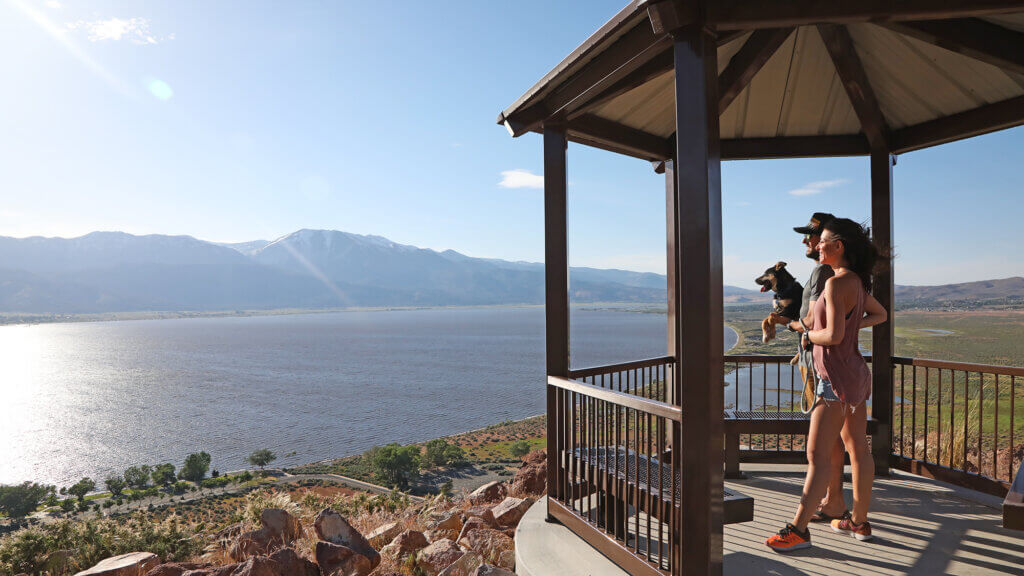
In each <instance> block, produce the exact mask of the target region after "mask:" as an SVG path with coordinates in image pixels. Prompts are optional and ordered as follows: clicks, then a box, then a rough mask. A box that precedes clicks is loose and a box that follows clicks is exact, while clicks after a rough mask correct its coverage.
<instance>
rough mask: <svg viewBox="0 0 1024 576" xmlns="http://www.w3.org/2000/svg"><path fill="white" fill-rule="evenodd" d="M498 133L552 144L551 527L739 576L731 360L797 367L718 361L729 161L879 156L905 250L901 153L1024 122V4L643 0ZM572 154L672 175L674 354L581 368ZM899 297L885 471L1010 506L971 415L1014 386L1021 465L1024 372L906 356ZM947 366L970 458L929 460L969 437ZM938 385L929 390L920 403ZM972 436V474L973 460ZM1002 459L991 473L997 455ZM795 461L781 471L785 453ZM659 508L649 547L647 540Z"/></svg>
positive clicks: (880, 365) (679, 567)
mask: <svg viewBox="0 0 1024 576" xmlns="http://www.w3.org/2000/svg"><path fill="white" fill-rule="evenodd" d="M498 123H499V124H502V125H504V126H505V127H506V128H507V129H508V131H509V132H510V133H511V134H512V136H520V135H522V134H525V133H528V132H536V133H540V134H543V142H544V185H545V203H544V207H545V208H544V210H545V213H544V219H545V234H546V238H545V242H546V243H545V267H546V295H547V297H546V337H547V349H546V352H547V374H548V383H547V406H548V408H547V413H548V430H547V432H548V435H547V437H548V486H549V496H548V499H547V515H548V518H549V519H550V520H552V521H558V522H561V523H563V524H564V525H565V526H567V527H569V528H570V529H571V530H572V531H573V532H574V533H575V534H577V535H578V536H579V537H581V538H582V539H584V540H586V541H587V542H589V543H590V544H591V545H593V546H594V547H595V548H597V549H598V550H600V551H601V552H602V553H603V554H605V555H606V556H608V557H609V558H610V559H612V560H613V561H614V562H615V563H617V564H618V565H620V566H622V567H623V568H624V569H626V570H627V571H629V572H630V573H632V574H698V573H701V574H704V573H711V574H720V573H721V572H722V559H723V544H722V542H723V526H724V524H726V523H728V522H730V521H740V520H742V519H743V516H744V512H743V507H744V506H747V505H748V504H749V502H747V501H745V500H744V498H743V495H742V494H729V493H727V492H726V491H725V488H724V480H723V475H724V471H723V464H724V456H723V454H724V452H725V449H726V445H725V441H724V439H725V434H726V432H727V429H726V428H727V423H726V416H725V415H724V414H725V408H726V404H725V398H724V392H723V386H722V382H723V374H724V373H725V369H726V362H727V360H728V361H729V362H730V363H733V364H734V365H736V366H739V365H740V364H742V363H751V362H759V363H762V364H766V365H767V364H771V363H780V362H782V359H781V358H775V357H762V358H729V359H727V358H726V357H725V356H724V355H723V353H722V351H721V348H720V346H721V342H722V331H723V303H722V206H721V176H720V163H721V161H722V160H741V159H758V158H797V157H824V156H869V157H870V172H871V224H872V229H873V234H874V241H875V242H876V244H877V245H878V246H879V247H880V248H882V249H886V250H887V249H889V248H890V247H891V245H892V237H893V230H892V211H893V208H892V207H893V203H892V198H893V179H892V174H893V167H894V164H895V158H896V156H897V155H898V154H901V153H905V152H910V151H913V150H918V149H921V148H926V147H930V146H936V145H939V144H943V143H946V142H950V141H954V140H959V139H963V138H968V137H971V136H975V135H980V134H985V133H988V132H992V131H995V130H1000V129H1004V128H1008V127H1012V126H1017V125H1020V124H1024V1H1021V0H975V1H967V0H901V1H898V2H897V1H891V0H887V1H878V0H859V1H856V2H851V1H844V0H799V1H798V0H720V1H716V2H711V1H708V0H661V1H657V0H652V1H647V0H635V1H633V2H631V3H630V4H629V5H628V6H626V7H625V8H624V9H623V10H621V11H620V12H619V13H618V14H617V15H615V17H614V18H612V19H611V20H610V21H609V22H608V23H606V24H605V25H604V26H602V27H601V28H600V29H599V30H597V32H595V33H594V34H593V35H592V36H590V38H588V39H586V40H585V41H584V42H583V43H582V44H581V45H580V46H579V47H578V48H577V49H576V50H574V51H573V52H572V53H571V54H570V55H569V56H568V57H566V58H565V59H564V60H562V62H560V63H559V64H558V65H557V66H555V67H554V68H553V69H552V70H551V71H550V72H548V73H547V74H546V75H545V76H544V77H543V78H541V79H540V81H539V82H537V83H536V84H535V85H534V86H533V87H532V88H530V89H529V90H527V91H526V93H525V94H523V95H522V96H521V97H520V98H519V99H517V100H516V101H515V102H514V103H513V104H512V105H511V106H509V107H508V108H507V109H505V110H504V111H503V112H502V113H501V114H500V115H499V117H498ZM569 141H572V142H577V143H581V144H586V145H589V146H593V147H597V148H601V149H604V150H608V151H611V152H616V153H620V154H625V155H628V156H632V157H635V158H639V159H642V160H646V161H650V162H652V163H653V165H654V168H655V170H657V171H658V172H659V173H660V172H664V174H665V182H666V223H667V262H668V267H667V271H668V274H667V275H668V350H667V355H666V356H664V357H662V358H656V359H648V360H641V361H637V362H632V363H626V364H619V365H614V366H603V367H597V368H589V369H573V368H572V367H571V366H570V362H569V275H568V255H567V241H566V216H567V214H566V183H567V177H566V149H567V142H569ZM684 278H685V279H686V281H685V282H683V281H681V280H682V279H684ZM893 293H894V285H893V275H892V269H891V267H890V268H888V269H886V270H885V271H882V272H879V273H878V275H877V277H876V278H875V282H874V295H875V297H876V298H877V299H878V301H879V302H881V303H882V304H883V305H884V306H885V307H886V308H887V309H888V310H889V311H890V321H889V322H887V323H885V324H882V325H880V326H876V327H875V328H874V329H873V330H872V352H873V354H872V361H871V362H872V372H873V394H872V411H871V412H872V418H873V419H874V423H875V433H874V434H873V437H872V445H873V453H874V455H875V460H876V468H877V471H878V473H879V474H886V473H888V470H889V469H890V468H897V469H902V470H905V471H909V472H912V473H915V474H919V475H923V476H928V477H933V478H938V479H941V480H944V481H947V482H953V483H956V484H960V485H963V486H969V487H971V488H972V489H975V490H982V491H985V492H989V493H995V494H999V495H1006V494H1007V492H1008V491H1010V494H1009V495H1008V496H1007V503H1008V505H1010V508H1011V509H1013V506H1012V504H1013V502H1020V495H1019V492H1020V485H1021V484H1022V483H1024V481H1022V480H1021V479H1018V481H1017V483H1016V486H1017V488H1014V489H1012V490H1011V483H1012V481H1013V477H1014V474H1015V470H1014V469H1015V468H1016V467H1015V465H1014V461H1013V458H1012V456H1011V460H1010V466H1009V468H1010V469H1008V470H1007V469H1001V468H1000V465H999V458H998V457H996V455H995V451H997V450H999V449H1001V446H1003V444H1005V441H1006V439H1005V438H1003V436H1004V435H1003V434H1001V433H1000V432H999V429H998V426H999V420H998V418H999V417H998V416H997V420H996V424H995V428H994V429H993V430H992V434H991V436H992V438H991V439H985V438H984V437H985V436H986V433H985V431H984V430H983V429H982V422H981V421H980V420H979V421H978V422H977V423H976V425H977V432H976V434H975V433H974V432H973V431H974V428H973V426H975V423H974V422H971V423H970V426H969V425H968V424H969V423H968V421H967V420H968V414H969V413H970V411H969V410H968V403H969V402H971V399H972V398H974V399H975V401H976V402H977V403H978V406H983V405H985V403H986V402H988V401H989V399H990V398H991V397H992V394H994V398H995V407H996V410H997V411H998V410H999V409H1000V407H1001V406H1004V405H1003V403H1002V402H1003V400H1002V399H1003V398H1004V397H1005V396H1006V390H1007V388H1008V389H1009V396H1008V398H1009V404H1007V405H1005V406H1009V409H1008V412H1009V413H1008V414H1007V408H1006V407H1005V406H1004V407H1003V408H1002V409H1003V410H1004V412H1003V416H1002V417H1003V418H1007V417H1008V418H1009V419H1010V427H1009V429H1010V438H1009V447H1010V451H1011V453H1012V452H1013V447H1014V442H1015V440H1014V438H1013V429H1014V427H1015V426H1017V424H1018V423H1019V422H1020V421H1021V419H1024V414H1022V412H1021V409H1020V408H1017V409H1016V412H1014V408H1013V405H1014V404H1013V403H1014V399H1015V398H1017V397H1019V396H1020V394H1019V393H1018V386H1017V384H1016V378H1017V377H1018V376H1024V370H1022V369H1020V368H1006V367H995V366H979V365H966V364H960V363H951V362H941V361H930V360H921V359H913V358H899V357H895V356H894V355H893V322H892V320H891V318H892V310H893ZM908 373H909V375H908ZM944 374H946V375H948V376H949V378H948V380H946V383H947V384H950V385H951V386H953V390H958V388H956V387H957V386H960V385H962V390H963V394H962V395H960V396H956V395H954V394H953V393H951V394H950V398H951V402H954V404H953V405H951V406H948V407H947V408H948V410H949V414H952V415H953V416H952V418H955V417H956V415H957V414H962V416H961V419H962V420H963V423H962V434H963V440H964V442H963V444H964V446H965V448H964V449H963V457H962V458H961V457H960V456H958V455H951V454H945V453H944V452H943V449H942V446H941V445H940V446H932V448H931V449H929V446H928V442H929V438H930V436H929V425H931V426H932V428H931V431H932V432H934V431H935V430H939V433H940V438H941V434H942V433H943V432H942V431H943V430H944V428H943V426H944V425H948V426H950V434H952V433H954V432H956V433H958V434H959V433H960V430H959V429H955V428H953V427H954V426H960V425H961V424H960V423H959V422H957V421H952V422H942V421H941V418H942V416H941V414H942V413H943V410H942V407H941V405H940V407H939V410H938V411H936V413H937V414H938V415H939V416H938V417H939V419H940V421H939V422H938V423H936V422H935V415H934V414H932V411H930V404H929V402H934V399H935V397H934V396H930V395H929V394H930V391H931V390H932V388H931V387H934V382H935V381H936V380H935V378H936V377H937V378H938V382H939V384H938V385H939V396H938V401H939V402H940V404H941V402H942V398H943V392H942V386H943V378H944ZM922 375H923V376H922ZM936 375H937V376H936ZM919 377H920V378H921V379H922V380H923V381H928V379H929V378H931V380H930V381H929V382H930V384H925V388H924V389H923V390H924V392H923V394H924V397H923V399H922V398H918V391H919V389H920V384H919V383H918V380H917V379H918V378H919ZM993 383H994V389H993ZM1000 386H1002V387H1000ZM907 387H909V388H907ZM993 390H994V392H993ZM957 401H960V402H961V404H956V402H957ZM733 407H734V408H741V407H740V406H733ZM748 408H751V409H752V411H755V412H756V411H758V410H757V409H755V407H754V406H748ZM961 408H962V410H961ZM760 411H761V412H767V411H768V409H767V407H765V406H761V407H760ZM776 412H778V410H776ZM748 416H749V415H748ZM733 417H734V418H736V417H737V416H735V415H733ZM747 419H748V420H750V419H749V418H747ZM768 420H770V419H764V418H762V419H760V420H759V419H758V418H757V417H756V415H755V417H754V418H753V421H748V422H747V425H749V426H753V428H749V426H748V428H745V430H755V429H756V430H761V431H763V432H764V433H773V432H777V431H778V430H776V429H775V428H772V426H771V424H770V423H769V422H768ZM759 422H760V424H759ZM922 425H923V437H924V438H925V447H924V451H923V454H922V453H921V451H920V450H919V449H918V447H917V439H918V438H919V437H920V434H921V430H920V429H921V426H922ZM758 426H761V427H760V428H758ZM905 436H907V438H905ZM975 439H976V440H977V448H978V450H977V456H976V459H977V462H976V464H975V465H974V468H971V467H970V466H969V460H970V458H971V456H970V455H969V454H968V451H967V448H966V446H967V445H968V444H970V443H973V442H974V441H975ZM673 440H674V441H673ZM990 440H992V441H994V447H993V444H992V441H990ZM908 441H909V444H908V443H907V442H908ZM1001 443H1003V444H1001ZM669 444H672V445H674V446H675V447H677V448H676V449H675V450H674V452H675V455H674V457H673V458H672V459H671V462H670V463H669V462H666V459H665V458H663V457H662V456H663V452H664V450H665V448H666V446H667V445H669ZM990 448H991V449H992V450H993V457H992V458H993V460H992V461H993V464H992V466H991V467H990V468H989V469H986V468H985V466H983V461H984V460H985V457H983V452H987V451H988V450H989V449H990ZM741 452H750V454H745V455H743V456H744V457H746V456H750V457H751V458H752V457H754V456H761V457H764V456H765V454H755V452H757V451H756V450H751V449H748V450H744V451H741ZM762 452H764V451H762ZM972 454H973V452H972ZM767 456H768V457H769V458H771V457H772V456H771V454H768V455H767ZM778 457H779V461H783V460H784V455H783V454H782V453H781V451H779V456H778ZM1003 468H1005V467H1003ZM1015 498H1016V500H1014V499H1015ZM748 500H749V499H748ZM1016 513H1019V512H1016ZM641 515H643V516H644V517H645V518H647V521H646V524H645V526H646V530H647V534H646V538H645V539H644V540H646V546H647V548H646V550H643V549H642V546H641V545H640V544H639V543H640V542H641V540H642V539H641V538H640V534H639V531H640V530H641V528H640V527H641V522H640V521H639V518H640V516H641ZM1011 515H1012V513H1011ZM730 516H733V517H734V518H732V519H730ZM634 517H635V518H636V521H633V520H632V518H634ZM1008 525H1009V523H1008ZM652 526H653V527H654V529H656V531H657V534H655V535H654V536H652V533H651V530H652ZM683 534H685V537H683ZM652 541H654V542H656V545H655V546H654V547H653V548H652V546H651V542H652Z"/></svg>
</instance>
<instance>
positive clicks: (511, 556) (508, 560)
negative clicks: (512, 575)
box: [498, 549, 516, 572]
mask: <svg viewBox="0 0 1024 576" xmlns="http://www.w3.org/2000/svg"><path fill="white" fill-rule="evenodd" d="M498 567H499V568H505V569H507V570H512V571H513V572H515V569H516V551H515V549H512V550H505V551H504V552H502V553H501V555H499V556H498Z"/></svg>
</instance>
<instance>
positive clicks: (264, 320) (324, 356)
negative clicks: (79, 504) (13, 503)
mask: <svg viewBox="0 0 1024 576" xmlns="http://www.w3.org/2000/svg"><path fill="white" fill-rule="evenodd" d="M665 332H666V321H665V317H664V316H663V315H660V314H639V313H630V312H624V311H615V310H580V309H574V310H573V313H572V331H571V342H572V353H573V366H574V367H583V366H592V365H599V364H610V363H615V362H624V361H629V360H637V359H641V358H648V357H652V356H661V355H664V354H665V346H666V344H665ZM725 340H726V341H725V346H726V349H728V348H731V347H732V345H733V344H735V342H736V335H735V333H733V332H732V331H731V330H728V329H727V330H726V332H725ZM544 372H545V371H544V311H543V309H542V308H539V307H526V308H475V309H474V308H463V309H427V310H396V311H358V312H339V313H330V314H297V315H286V316H255V317H244V318H243V317H240V318H194V319H181V320H135V321H120V322H88V323H85V322H83V323H69V324H43V325H34V326H4V327H0V411H2V417H0V438H2V440H0V483H7V484H10V483H14V482H20V481H24V480H34V481H41V482H46V483H50V484H56V485H58V486H67V485H70V484H72V483H74V482H75V481H77V480H78V479H79V478H81V477H82V476H90V477H92V478H93V479H97V480H102V479H103V478H104V477H106V476H107V475H108V474H114V473H120V472H122V471H123V470H124V469H125V468H126V467H128V466H130V465H133V464H155V463H160V462H171V463H173V464H175V466H180V464H181V462H182V461H183V460H184V457H185V455H186V454H188V453H190V452H196V451H200V450H205V451H206V452H209V453H210V454H211V455H212V456H213V467H214V468H217V469H219V470H221V471H228V470H235V469H240V468H244V467H247V465H246V464H245V457H246V456H247V455H248V454H249V453H250V452H252V451H253V450H255V449H258V448H269V449H271V450H273V451H274V452H276V453H277V455H278V460H277V461H276V462H275V465H280V466H293V465H297V464H302V463H307V462H313V461H317V460H322V459H326V458H335V457H340V456H346V455H351V454H357V453H360V452H362V451H364V450H366V449H368V448H370V447H372V446H374V445H378V444H385V443H388V442H401V443H408V442H418V441H424V440H428V439H430V438H435V437H438V436H444V435H448V434H454V433H457V432H463V431H467V430H472V429H476V428H481V427H483V426H487V425H488V424H494V423H496V422H500V421H502V420H506V419H519V418H525V417H528V416H533V415H536V414H541V413H543V412H544V409H545V406H544ZM727 398H728V397H727Z"/></svg>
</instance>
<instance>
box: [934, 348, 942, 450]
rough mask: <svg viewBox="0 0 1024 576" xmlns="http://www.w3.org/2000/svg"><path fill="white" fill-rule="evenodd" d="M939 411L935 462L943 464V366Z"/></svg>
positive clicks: (940, 373) (940, 370) (940, 372)
mask: <svg viewBox="0 0 1024 576" xmlns="http://www.w3.org/2000/svg"><path fill="white" fill-rule="evenodd" d="M938 405H939V412H938V418H937V420H936V423H935V433H936V438H935V463H936V464H939V465H940V466H941V465H942V368H939V401H938Z"/></svg>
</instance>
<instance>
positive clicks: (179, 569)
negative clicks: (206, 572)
mask: <svg viewBox="0 0 1024 576" xmlns="http://www.w3.org/2000/svg"><path fill="white" fill-rule="evenodd" d="M210 568H211V566H210V565H209V564H198V563H196V562H168V563H167V564H161V565H159V566H157V567H156V568H153V569H152V570H150V571H149V572H146V575H145V576H181V575H182V574H184V573H185V572H189V571H193V570H203V569H210Z"/></svg>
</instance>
